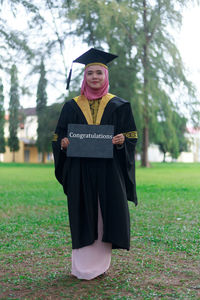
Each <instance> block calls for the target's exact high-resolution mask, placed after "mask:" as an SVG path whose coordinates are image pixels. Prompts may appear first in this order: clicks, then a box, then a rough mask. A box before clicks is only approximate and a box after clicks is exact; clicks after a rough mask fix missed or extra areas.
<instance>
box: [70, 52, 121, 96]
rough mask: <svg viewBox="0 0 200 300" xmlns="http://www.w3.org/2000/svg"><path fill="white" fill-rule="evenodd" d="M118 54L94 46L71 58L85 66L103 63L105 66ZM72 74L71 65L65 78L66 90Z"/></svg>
mask: <svg viewBox="0 0 200 300" xmlns="http://www.w3.org/2000/svg"><path fill="white" fill-rule="evenodd" d="M117 57H118V56H117V55H115V54H111V53H108V52H104V51H101V50H98V49H95V48H91V49H90V50H88V51H87V52H85V53H83V54H82V55H81V56H79V57H78V58H76V59H75V60H73V63H80V64H84V65H85V67H88V66H90V65H93V64H98V65H103V66H104V67H106V68H107V64H108V63H109V62H111V61H112V60H113V59H115V58H117ZM71 75H72V67H71V69H70V72H69V76H68V78H67V90H68V89H69V84H70V80H71Z"/></svg>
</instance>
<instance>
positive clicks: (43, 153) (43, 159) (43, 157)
mask: <svg viewBox="0 0 200 300" xmlns="http://www.w3.org/2000/svg"><path fill="white" fill-rule="evenodd" d="M42 163H43V164H45V152H44V151H43V152H42Z"/></svg>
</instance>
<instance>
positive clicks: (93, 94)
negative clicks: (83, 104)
mask: <svg viewBox="0 0 200 300" xmlns="http://www.w3.org/2000/svg"><path fill="white" fill-rule="evenodd" d="M88 68H89V67H87V68H86V69H85V72H84V78H83V82H82V86H81V95H85V97H86V98H87V99H88V100H95V99H100V98H102V97H103V96H104V95H106V94H107V93H108V89H109V79H108V70H107V69H106V68H105V67H103V66H101V68H102V69H103V71H104V73H105V80H104V83H103V85H102V87H101V88H99V89H93V88H91V87H89V86H88V84H87V81H86V72H87V69H88Z"/></svg>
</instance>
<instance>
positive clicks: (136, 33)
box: [72, 0, 198, 166]
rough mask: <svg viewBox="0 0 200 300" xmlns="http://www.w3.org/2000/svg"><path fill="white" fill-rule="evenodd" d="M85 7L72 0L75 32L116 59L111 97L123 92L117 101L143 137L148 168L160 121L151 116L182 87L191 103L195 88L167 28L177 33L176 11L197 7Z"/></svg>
mask: <svg viewBox="0 0 200 300" xmlns="http://www.w3.org/2000/svg"><path fill="white" fill-rule="evenodd" d="M87 2H88V0H85V1H84V2H83V1H81V0H77V1H76V3H75V4H74V6H73V11H72V16H73V18H74V19H75V16H76V25H77V27H76V32H77V34H78V35H79V36H82V37H83V41H85V42H87V43H88V44H89V45H93V46H99V45H100V44H103V45H105V47H106V46H107V47H108V50H110V51H113V52H114V53H119V54H120V57H119V59H118V61H116V62H114V64H113V67H111V70H110V73H111V88H112V87H114V89H112V91H113V92H115V88H116V91H118V92H120V91H122V95H121V96H122V97H127V96H128V97H127V99H129V100H131V101H132V106H133V108H134V110H136V113H135V116H136V123H137V125H138V124H139V127H140V129H141V135H142V143H141V144H142V147H141V149H142V162H141V163H142V166H148V165H149V162H148V151H147V150H148V146H149V143H150V135H149V128H150V126H151V124H152V123H153V122H155V118H156V119H157V120H156V122H157V123H158V119H159V115H157V116H154V113H155V112H156V111H158V109H157V108H158V107H159V106H160V98H161V97H162V94H163V93H164V94H165V95H166V97H165V99H166V101H167V103H168V105H170V101H169V102H168V100H169V99H170V96H171V94H172V93H173V91H174V90H176V89H177V88H178V87H180V86H182V87H185V89H186V92H187V93H188V94H189V95H190V96H192V97H193V99H194V88H193V86H192V84H191V82H189V81H188V80H187V78H186V76H185V71H184V66H183V63H182V59H181V56H180V53H179V51H178V49H177V47H176V45H175V42H174V39H173V36H172V35H171V34H170V26H172V27H173V28H175V27H179V26H180V25H181V20H182V16H181V9H182V8H183V7H184V6H186V5H187V4H189V3H192V2H198V1H193V0H191V1H188V0H183V1H180V0H173V1H171V0H155V1H149V0H136V1H132V0H118V1H117V0H112V1H99V0H96V1H93V2H92V3H91V5H90V4H89V3H87ZM86 4H88V5H86ZM112 68H113V70H114V72H113V73H112ZM131 95H132V96H131ZM188 98H189V97H188ZM138 102H139V103H138ZM181 105H182V103H181ZM139 113H140V114H141V116H140V118H139V117H138V116H139Z"/></svg>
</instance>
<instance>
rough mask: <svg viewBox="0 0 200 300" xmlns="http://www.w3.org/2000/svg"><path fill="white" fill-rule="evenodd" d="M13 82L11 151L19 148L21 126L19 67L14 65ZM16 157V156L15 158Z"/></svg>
mask: <svg viewBox="0 0 200 300" xmlns="http://www.w3.org/2000/svg"><path fill="white" fill-rule="evenodd" d="M10 75H11V83H10V103H9V138H8V146H9V148H10V151H11V152H13V153H14V152H16V151H18V150H19V140H18V137H17V131H18V126H19V106H20V103H19V92H18V88H19V86H18V78H17V67H16V65H12V68H11V71H10ZM13 159H14V158H13Z"/></svg>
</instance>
